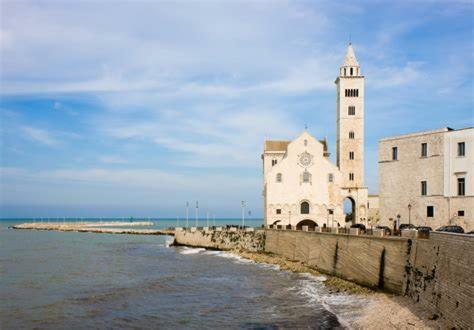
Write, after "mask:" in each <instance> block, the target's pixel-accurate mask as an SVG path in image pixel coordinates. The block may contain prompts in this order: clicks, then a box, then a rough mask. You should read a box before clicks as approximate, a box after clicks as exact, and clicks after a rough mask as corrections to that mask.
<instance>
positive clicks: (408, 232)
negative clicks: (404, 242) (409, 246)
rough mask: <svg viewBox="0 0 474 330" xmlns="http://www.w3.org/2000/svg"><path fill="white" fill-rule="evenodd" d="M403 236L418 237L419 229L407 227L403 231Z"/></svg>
mask: <svg viewBox="0 0 474 330" xmlns="http://www.w3.org/2000/svg"><path fill="white" fill-rule="evenodd" d="M401 236H402V237H406V238H416V236H417V230H414V229H406V230H402V231H401Z"/></svg>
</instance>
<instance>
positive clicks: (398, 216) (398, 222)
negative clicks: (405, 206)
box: [397, 214, 401, 229]
mask: <svg viewBox="0 0 474 330" xmlns="http://www.w3.org/2000/svg"><path fill="white" fill-rule="evenodd" d="M400 218H401V216H400V214H397V229H400Z"/></svg>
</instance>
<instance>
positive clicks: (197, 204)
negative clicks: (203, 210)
mask: <svg viewBox="0 0 474 330" xmlns="http://www.w3.org/2000/svg"><path fill="white" fill-rule="evenodd" d="M198 213H199V202H198V201H196V213H195V221H194V222H195V226H196V228H197V227H198Z"/></svg>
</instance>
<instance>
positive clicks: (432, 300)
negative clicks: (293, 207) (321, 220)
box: [175, 229, 474, 328]
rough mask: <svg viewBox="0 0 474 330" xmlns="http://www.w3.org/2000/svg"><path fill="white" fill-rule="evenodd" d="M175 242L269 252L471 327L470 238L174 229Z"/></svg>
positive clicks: (446, 323)
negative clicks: (399, 297) (408, 299)
mask: <svg viewBox="0 0 474 330" xmlns="http://www.w3.org/2000/svg"><path fill="white" fill-rule="evenodd" d="M175 242H176V244H178V245H190V246H195V247H205V248H212V249H221V250H233V249H238V250H247V251H254V252H270V253H273V254H276V255H280V256H284V257H286V258H287V259H289V260H293V261H301V262H304V263H305V264H306V265H308V266H310V267H313V268H315V269H317V270H318V271H320V272H323V273H327V274H330V275H334V276H337V277H340V278H343V279H346V280H349V281H353V282H355V283H358V284H361V285H364V286H367V287H371V288H375V289H381V290H383V291H386V292H391V293H395V294H398V295H405V296H408V297H410V299H412V300H413V301H414V302H416V303H417V304H420V305H421V306H422V307H423V308H424V309H425V310H427V311H429V312H430V313H431V314H432V315H433V318H435V319H438V322H439V324H440V326H442V327H443V328H452V327H457V328H472V327H473V326H474V322H473V315H474V310H473V302H474V298H473V297H474V276H473V274H474V272H473V266H474V265H473V262H474V236H473V235H460V234H448V233H437V232H431V233H430V237H429V238H428V239H422V238H406V237H376V236H365V235H349V234H335V233H321V232H306V231H299V230H276V229H265V230H261V229H259V230H256V231H242V230H236V229H232V230H229V229H221V230H217V231H213V230H209V229H187V230H183V229H181V230H176V235H175Z"/></svg>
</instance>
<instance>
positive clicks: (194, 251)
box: [179, 246, 206, 254]
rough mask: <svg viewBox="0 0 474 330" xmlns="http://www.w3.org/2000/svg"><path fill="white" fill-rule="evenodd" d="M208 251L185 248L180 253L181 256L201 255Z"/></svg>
mask: <svg viewBox="0 0 474 330" xmlns="http://www.w3.org/2000/svg"><path fill="white" fill-rule="evenodd" d="M204 251H206V249H205V248H190V247H187V246H185V247H183V248H182V249H181V251H179V253H181V254H198V253H201V252H204Z"/></svg>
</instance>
